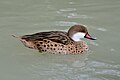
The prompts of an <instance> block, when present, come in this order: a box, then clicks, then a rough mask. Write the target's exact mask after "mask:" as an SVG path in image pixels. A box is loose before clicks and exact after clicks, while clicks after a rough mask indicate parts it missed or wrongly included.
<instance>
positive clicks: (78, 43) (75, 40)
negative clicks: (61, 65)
mask: <svg viewBox="0 0 120 80" xmlns="http://www.w3.org/2000/svg"><path fill="white" fill-rule="evenodd" d="M12 36H13V37H15V38H18V39H19V40H20V41H21V42H22V43H23V44H24V46H25V47H28V48H31V49H36V50H38V51H39V52H41V53H42V52H45V53H51V54H81V53H85V52H87V51H88V50H89V49H88V45H87V43H86V42H85V41H83V40H81V39H82V38H87V39H90V40H96V38H95V37H92V36H90V35H89V33H88V30H87V27H86V26H84V25H73V26H72V27H70V29H69V30H68V31H67V32H65V31H46V32H38V33H34V34H30V35H23V36H15V35H12Z"/></svg>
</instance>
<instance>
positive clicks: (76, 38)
mask: <svg viewBox="0 0 120 80" xmlns="http://www.w3.org/2000/svg"><path fill="white" fill-rule="evenodd" d="M84 36H85V33H82V32H77V33H75V34H74V35H73V36H72V39H73V40H74V41H81V38H84Z"/></svg>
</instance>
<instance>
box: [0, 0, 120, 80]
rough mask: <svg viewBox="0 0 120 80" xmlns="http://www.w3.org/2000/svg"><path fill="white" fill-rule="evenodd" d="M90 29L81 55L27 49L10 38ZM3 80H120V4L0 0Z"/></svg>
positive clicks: (91, 0)
mask: <svg viewBox="0 0 120 80" xmlns="http://www.w3.org/2000/svg"><path fill="white" fill-rule="evenodd" d="M74 24H84V25H87V27H88V29H89V33H90V34H91V35H93V36H96V37H97V40H96V41H89V40H86V39H84V40H85V41H86V42H87V43H88V45H89V48H90V51H89V52H88V53H86V54H82V55H52V54H47V53H46V54H42V53H39V52H38V51H35V50H31V49H27V48H25V47H24V46H23V45H22V44H21V42H20V41H18V40H17V39H15V38H13V37H12V36H11V35H12V34H15V35H24V34H31V33H35V32H39V31H48V30H64V31H67V30H68V29H69V28H70V26H72V25H74ZM0 80H120V0H0Z"/></svg>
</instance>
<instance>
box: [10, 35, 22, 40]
mask: <svg viewBox="0 0 120 80" xmlns="http://www.w3.org/2000/svg"><path fill="white" fill-rule="evenodd" d="M12 36H13V37H15V38H17V39H21V38H22V37H21V36H16V35H12Z"/></svg>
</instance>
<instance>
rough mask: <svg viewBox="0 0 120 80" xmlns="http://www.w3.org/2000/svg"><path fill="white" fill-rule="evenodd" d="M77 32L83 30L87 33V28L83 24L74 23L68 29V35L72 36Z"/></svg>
mask: <svg viewBox="0 0 120 80" xmlns="http://www.w3.org/2000/svg"><path fill="white" fill-rule="evenodd" d="M77 32H83V33H88V31H87V29H86V27H85V26H83V25H74V26H72V27H71V28H70V29H69V30H68V36H69V37H72V36H73V34H75V33H77Z"/></svg>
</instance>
